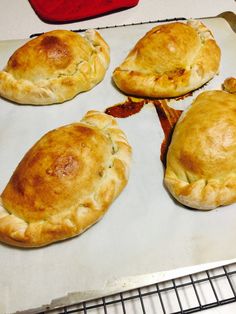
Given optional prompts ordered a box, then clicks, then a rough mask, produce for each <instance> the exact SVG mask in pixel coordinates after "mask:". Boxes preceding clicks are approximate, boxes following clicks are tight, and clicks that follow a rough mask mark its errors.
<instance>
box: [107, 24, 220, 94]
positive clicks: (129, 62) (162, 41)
mask: <svg viewBox="0 0 236 314" xmlns="http://www.w3.org/2000/svg"><path fill="white" fill-rule="evenodd" d="M220 56H221V52H220V48H219V47H218V45H217V43H216V41H215V40H214V38H213V36H212V34H211V32H210V31H209V30H208V29H207V27H206V26H205V25H203V24H202V23H201V22H197V21H189V22H188V23H187V24H185V23H180V22H175V23H170V24H163V25H159V26H156V27H154V28H153V29H152V30H150V31H149V32H148V33H147V34H146V35H145V36H144V37H143V38H141V39H140V40H139V41H138V42H137V44H136V45H135V47H134V48H133V49H132V50H131V51H130V53H129V54H128V56H127V57H126V59H125V60H124V61H123V63H122V64H121V65H120V66H118V67H117V68H116V69H115V70H114V72H113V79H114V82H115V83H116V85H117V87H118V88H119V89H121V90H122V91H123V92H125V93H126V94H129V95H135V96H140V97H154V98H167V97H176V96H180V95H184V94H186V93H188V92H190V91H192V90H195V89H197V88H199V87H200V86H202V85H203V84H205V83H206V82H208V81H209V80H210V79H211V78H213V76H214V75H215V74H216V73H217V72H218V71H219V65H220Z"/></svg>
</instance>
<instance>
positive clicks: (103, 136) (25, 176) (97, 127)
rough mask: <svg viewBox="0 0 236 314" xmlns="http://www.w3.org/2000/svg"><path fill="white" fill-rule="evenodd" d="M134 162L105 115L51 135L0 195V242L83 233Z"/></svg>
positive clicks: (40, 241) (40, 242)
mask: <svg viewBox="0 0 236 314" xmlns="http://www.w3.org/2000/svg"><path fill="white" fill-rule="evenodd" d="M130 158H131V147H130V145H129V144H128V142H127V139H126V136H125V134H124V132H123V131H122V130H121V129H120V128H119V126H118V124H117V122H116V121H115V119H114V118H113V117H111V116H109V115H107V114H105V113H101V112H97V111H89V112H88V113H87V114H86V115H85V117H84V118H83V119H82V120H81V122H80V123H74V124H69V125H67V126H63V127H60V128H58V129H55V130H53V131H51V132H49V133H47V134H46V135H44V136H43V137H42V138H41V139H40V140H39V141H38V142H37V143H36V144H35V145H34V146H33V147H32V148H31V149H30V150H29V151H28V152H27V153H26V155H25V156H24V158H23V159H22V160H21V162H20V163H19V165H18V166H17V168H16V170H15V171H14V173H13V175H12V177H11V179H10V181H9V182H8V184H7V186H6V187H5V189H4V191H3V193H2V195H1V206H0V240H1V241H3V242H6V243H8V244H11V245H15V246H20V247H39V246H44V245H47V244H49V243H52V242H56V241H60V240H63V239H66V238H70V237H74V236H76V235H78V234H80V233H81V232H83V231H85V230H86V229H87V228H89V227H90V226H91V225H93V224H94V223H95V222H97V221H98V220H99V219H100V218H101V217H102V216H103V215H104V214H105V212H106V211H107V209H108V207H109V205H110V204H111V203H112V201H113V200H114V199H115V198H116V197H117V196H118V195H119V193H120V192H121V191H122V189H123V188H124V187H125V185H126V183H127V180H128V173H129V166H130Z"/></svg>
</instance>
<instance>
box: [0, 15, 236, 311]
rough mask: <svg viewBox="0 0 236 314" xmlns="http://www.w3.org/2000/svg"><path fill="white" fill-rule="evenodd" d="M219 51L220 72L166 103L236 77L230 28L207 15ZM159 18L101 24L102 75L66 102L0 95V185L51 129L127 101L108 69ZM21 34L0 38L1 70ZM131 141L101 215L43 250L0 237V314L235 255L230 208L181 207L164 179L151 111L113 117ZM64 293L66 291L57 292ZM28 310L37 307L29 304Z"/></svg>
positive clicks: (234, 218)
mask: <svg viewBox="0 0 236 314" xmlns="http://www.w3.org/2000/svg"><path fill="white" fill-rule="evenodd" d="M203 21H204V22H205V24H206V25H207V26H208V27H209V28H210V29H211V30H212V32H213V34H214V36H215V38H216V40H217V41H218V43H219V45H220V47H221V49H222V62H221V69H220V74H219V75H218V76H216V77H215V78H214V79H213V80H212V81H211V82H209V83H208V84H207V85H206V86H205V87H204V88H203V89H201V90H199V91H197V92H195V93H194V94H193V96H191V97H188V98H186V99H184V100H181V101H180V100H179V101H177V102H175V101H173V102H171V105H172V106H174V107H175V108H178V109H183V108H185V107H186V106H188V105H189V104H190V103H191V100H192V98H194V97H196V95H197V94H198V93H200V92H201V91H203V90H204V89H220V88H221V84H222V82H223V80H224V79H225V78H227V77H229V76H233V75H235V72H234V71H235V70H234V69H235V68H236V60H235V53H236V40H235V39H236V34H235V33H233V31H232V29H231V28H230V26H229V24H228V23H227V22H226V21H225V20H224V19H222V18H216V19H206V20H203ZM154 26H155V24H144V25H135V26H129V27H118V28H115V29H105V30H101V34H102V35H103V37H104V38H105V40H106V41H107V42H108V44H109V45H110V48H111V64H110V67H109V70H108V72H107V74H106V77H105V79H104V80H103V81H102V82H101V83H100V84H99V85H97V86H96V87H95V88H94V89H92V90H91V91H89V92H86V93H83V94H80V95H78V96H77V97H75V98H74V99H73V100H71V101H68V102H65V103H64V104H59V105H53V106H45V107H44V106H43V107H35V106H22V105H16V104H13V103H11V102H8V101H6V100H3V99H0V147H1V150H0V173H1V177H0V191H2V190H3V188H4V187H5V185H6V183H7V182H8V180H9V178H10V176H11V174H12V172H13V171H14V169H15V167H16V166H17V164H18V162H19V161H20V160H21V158H22V157H23V155H24V154H25V152H26V151H27V150H28V149H29V148H30V147H31V146H32V145H33V144H34V143H35V142H36V141H37V140H38V139H39V138H40V137H41V136H42V135H43V134H45V133H46V132H47V131H49V130H51V129H53V128H55V127H58V126H61V125H65V124H68V123H72V122H75V121H79V120H80V119H81V118H82V117H83V115H84V114H85V113H86V112H87V111H88V110H90V109H97V110H102V111H103V110H104V109H106V108H107V107H109V106H111V105H113V104H116V103H119V102H121V101H123V100H125V96H124V95H123V94H122V93H121V92H120V91H118V90H117V89H116V88H115V87H114V86H113V84H112V81H111V74H112V71H113V70H114V68H115V67H116V66H117V65H118V64H119V63H120V62H121V61H122V60H123V58H124V57H125V56H126V55H127V53H128V51H129V50H130V49H131V48H132V46H133V45H134V43H135V42H136V41H137V40H138V39H139V38H140V37H142V36H143V35H144V34H145V33H146V32H147V31H148V30H149V29H150V28H152V27H154ZM23 42H24V41H22V40H21V41H14V40H13V41H5V42H0V56H1V58H0V67H1V68H2V67H3V66H4V65H5V63H6V62H7V60H8V58H9V56H10V55H11V53H12V52H13V51H14V50H15V49H16V48H18V47H19V46H21V45H22V44H23ZM118 122H119V124H120V126H121V127H122V129H123V130H124V131H125V132H126V134H127V136H128V139H129V142H130V144H131V145H132V147H133V161H132V167H131V174H130V179H129V182H128V185H127V187H126V189H125V190H124V191H123V192H122V194H121V195H120V196H119V197H118V199H117V200H116V201H115V202H114V203H113V204H112V205H111V207H110V209H109V211H108V212H107V214H106V215H105V216H104V218H103V219H102V220H101V221H100V222H99V223H97V224H96V225H94V226H93V227H91V228H90V229H89V230H88V231H86V232H85V233H84V234H82V235H80V236H78V237H76V238H73V239H70V240H66V241H64V242H61V243H56V244H53V245H50V246H48V247H45V248H40V249H19V248H12V247H9V246H6V245H3V244H0V255H1V259H0V269H1V280H0V294H1V299H0V313H13V312H15V311H23V310H26V309H32V308H37V307H40V306H42V305H43V304H49V303H50V302H51V300H52V299H58V298H60V297H62V299H60V300H59V301H58V302H57V301H55V302H54V304H59V303H60V304H63V302H65V303H66V304H68V303H72V302H75V301H76V302H77V301H78V298H79V297H81V298H82V299H83V298H86V297H88V296H89V295H94V294H96V295H99V293H100V294H102V293H104V292H106V293H109V292H113V291H114V290H117V289H118V290H122V289H127V288H129V287H130V285H131V283H133V285H135V283H140V281H139V280H140V278H145V279H146V281H145V284H148V283H151V281H152V280H153V278H157V277H156V276H158V274H159V275H160V274H163V271H169V270H174V269H178V268H180V267H186V266H193V265H198V264H203V263H209V262H214V261H219V260H229V259H232V258H235V257H236V247H235V245H234V239H235V235H236V231H235V230H236V228H235V226H236V205H235V204H234V205H231V206H227V207H222V208H218V209H216V210H213V211H210V212H200V211H195V210H190V209H186V208H184V207H183V206H181V205H179V204H177V203H176V202H175V201H174V200H173V199H172V198H171V197H170V196H169V194H168V193H167V191H166V190H165V188H164V186H163V182H162V181H163V167H162V164H161V161H160V146H161V143H162V140H163V131H162V129H161V126H160V123H159V120H158V117H157V114H156V111H155V108H154V107H153V106H152V105H151V104H148V105H146V106H145V107H144V108H143V109H142V111H141V112H140V113H138V114H136V115H133V116H131V117H128V118H125V119H118ZM68 293H69V297H66V298H63V297H64V296H66V295H67V294H68ZM30 312H31V313H32V312H34V311H33V310H32V311H30Z"/></svg>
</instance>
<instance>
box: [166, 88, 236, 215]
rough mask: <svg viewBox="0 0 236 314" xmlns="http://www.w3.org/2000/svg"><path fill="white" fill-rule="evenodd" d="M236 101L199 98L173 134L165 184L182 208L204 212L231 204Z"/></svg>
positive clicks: (235, 190) (215, 94)
mask: <svg viewBox="0 0 236 314" xmlns="http://www.w3.org/2000/svg"><path fill="white" fill-rule="evenodd" d="M235 121H236V95H235V94H230V93H227V92H225V91H207V92H203V93H201V94H200V95H199V96H198V97H197V98H196V99H195V101H194V102H193V104H192V105H191V106H190V108H189V109H188V110H187V111H186V112H184V113H183V114H182V115H181V117H180V119H179V121H178V122H177V125H176V127H175V129H174V133H173V137H172V141H171V144H170V146H169V149H168V153H167V167H166V172H165V178H164V182H165V184H166V186H167V188H168V189H169V191H170V193H171V194H172V195H173V196H174V197H175V198H176V199H177V200H178V201H179V202H180V203H183V204H184V205H186V206H189V207H192V208H196V209H202V210H209V209H213V208H216V207H218V206H221V205H227V204H231V203H233V202H235V201H236V144H235V143H236V123H235Z"/></svg>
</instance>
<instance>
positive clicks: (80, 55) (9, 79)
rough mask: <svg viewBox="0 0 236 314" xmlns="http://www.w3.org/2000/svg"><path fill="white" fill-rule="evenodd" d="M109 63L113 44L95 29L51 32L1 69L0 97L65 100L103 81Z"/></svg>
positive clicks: (25, 100) (35, 102)
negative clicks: (83, 31) (110, 44)
mask: <svg viewBox="0 0 236 314" xmlns="http://www.w3.org/2000/svg"><path fill="white" fill-rule="evenodd" d="M109 62H110V51H109V47H108V45H107V43H106V42H105V41H104V39H103V38H102V37H101V35H100V34H99V33H98V32H97V31H95V30H88V31H86V32H85V34H84V36H81V35H79V34H77V33H75V32H71V31H67V30H55V31H51V32H47V33H45V34H42V35H40V36H38V37H37V38H34V39H32V40H30V41H28V42H27V43H26V44H25V45H23V46H22V47H20V48H19V49H17V50H16V51H15V53H13V55H12V56H11V57H10V59H9V61H8V63H7V65H6V67H5V69H4V70H3V71H0V96H2V97H4V98H7V99H9V100H11V101H14V102H17V103H19V104H32V105H47V104H54V103H61V102H64V101H66V100H69V99H71V98H73V97H74V96H75V95H77V94H78V93H80V92H84V91H87V90H89V89H91V88H92V87H94V86H95V85H96V84H97V83H99V82H100V81H101V80H102V79H103V78H104V75H105V73H106V70H107V68H108V65H109Z"/></svg>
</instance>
